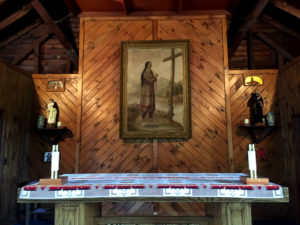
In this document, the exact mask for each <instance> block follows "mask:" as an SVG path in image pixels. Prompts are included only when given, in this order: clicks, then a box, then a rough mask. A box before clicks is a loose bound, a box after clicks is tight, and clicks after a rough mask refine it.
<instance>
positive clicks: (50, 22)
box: [31, 0, 78, 67]
mask: <svg viewBox="0 0 300 225" xmlns="http://www.w3.org/2000/svg"><path fill="white" fill-rule="evenodd" d="M31 4H32V7H33V8H34V9H35V10H36V11H37V13H38V14H39V15H40V17H41V18H42V20H43V21H44V22H45V23H46V24H47V25H48V27H49V28H50V29H51V31H52V32H53V34H54V35H55V36H56V37H57V39H58V40H59V41H60V43H61V44H62V45H63V46H64V47H65V49H66V50H67V55H68V57H70V58H71V60H72V62H73V64H74V66H75V67H77V65H78V54H77V49H75V48H74V47H73V45H72V44H71V43H70V41H69V40H68V38H67V37H66V36H65V34H64V33H63V32H62V30H61V29H60V28H59V27H58V25H57V24H56V23H55V22H54V20H53V19H52V18H51V16H50V15H49V14H48V12H47V10H46V9H45V8H44V6H43V5H42V4H41V2H40V1H39V0H33V1H32V2H31Z"/></svg>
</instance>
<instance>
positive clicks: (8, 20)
mask: <svg viewBox="0 0 300 225" xmlns="http://www.w3.org/2000/svg"><path fill="white" fill-rule="evenodd" d="M30 9H32V7H31V5H30V4H27V5H25V6H23V8H22V9H20V10H19V11H17V12H15V13H13V14H12V15H10V16H9V17H7V18H6V19H4V20H2V21H1V22H0V30H3V29H4V28H5V27H8V26H9V25H10V24H12V23H13V22H15V21H17V20H18V19H20V18H21V17H23V16H25V15H26V14H27V13H28V12H29V11H30Z"/></svg>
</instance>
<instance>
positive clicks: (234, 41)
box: [228, 0, 269, 56]
mask: <svg viewBox="0 0 300 225" xmlns="http://www.w3.org/2000/svg"><path fill="white" fill-rule="evenodd" d="M268 2H269V0H259V1H258V2H257V4H256V5H255V7H254V8H253V10H252V11H251V13H250V14H249V15H248V16H246V17H245V19H244V21H243V23H242V24H241V26H240V27H239V28H238V29H237V31H235V32H234V31H233V32H234V33H231V34H228V37H232V38H231V39H230V40H229V43H228V47H229V56H232V55H233V53H234V52H235V50H236V49H237V48H238V46H239V45H240V43H241V41H242V40H243V39H244V38H245V37H246V35H247V32H248V30H249V29H250V28H251V26H252V24H253V23H254V22H255V21H256V19H257V17H258V16H259V15H260V14H261V12H262V11H263V9H264V8H265V6H266V5H267V4H268Z"/></svg>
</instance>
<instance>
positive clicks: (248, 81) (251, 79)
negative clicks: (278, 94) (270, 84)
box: [244, 75, 264, 86]
mask: <svg viewBox="0 0 300 225" xmlns="http://www.w3.org/2000/svg"><path fill="white" fill-rule="evenodd" d="M263 84H264V82H263V79H262V78H261V77H260V76H253V75H251V76H246V77H244V85H245V86H259V85H263Z"/></svg>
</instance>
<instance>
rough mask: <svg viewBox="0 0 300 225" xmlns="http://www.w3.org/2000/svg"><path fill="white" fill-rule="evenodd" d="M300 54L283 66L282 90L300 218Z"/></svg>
mask: <svg viewBox="0 0 300 225" xmlns="http://www.w3.org/2000/svg"><path fill="white" fill-rule="evenodd" d="M299 74H300V57H298V58H297V59H295V60H294V61H292V62H291V63H290V64H288V65H287V66H285V67H284V68H282V69H280V76H279V91H280V111H281V115H282V116H281V119H282V120H281V126H282V137H283V144H284V145H283V147H284V162H285V165H286V167H285V176H286V178H287V182H288V185H289V188H290V196H291V197H290V210H289V212H290V215H291V217H292V218H294V219H295V220H297V221H299V220H300V216H299V215H300V204H299V203H300V183H299V181H300V166H299V165H300V154H299V149H300V146H299V140H300V130H299V129H300V104H299V103H300V78H299Z"/></svg>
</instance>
